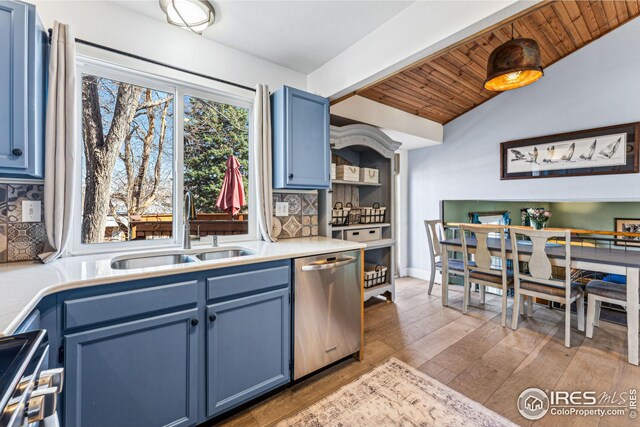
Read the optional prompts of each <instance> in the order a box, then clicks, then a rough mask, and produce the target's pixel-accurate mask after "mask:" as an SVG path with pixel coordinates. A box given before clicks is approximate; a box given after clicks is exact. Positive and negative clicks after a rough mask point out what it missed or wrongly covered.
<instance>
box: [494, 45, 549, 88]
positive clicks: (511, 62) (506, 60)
mask: <svg viewBox="0 0 640 427" xmlns="http://www.w3.org/2000/svg"><path fill="white" fill-rule="evenodd" d="M543 74H544V73H543V71H542V66H541V65H540V46H538V43H537V42H536V41H535V40H532V39H513V40H509V41H508V42H506V43H504V44H502V45H500V46H498V47H497V48H496V49H495V50H494V51H493V52H491V55H489V62H488V64H487V79H486V80H485V82H484V88H485V89H487V90H491V91H496V92H502V91H505V90H512V89H517V88H519V87H523V86H526V85H529V84H531V83H533V82H535V81H536V80H538V79H539V78H540V77H542V76H543Z"/></svg>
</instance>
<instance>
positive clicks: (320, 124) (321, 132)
mask: <svg viewBox="0 0 640 427" xmlns="http://www.w3.org/2000/svg"><path fill="white" fill-rule="evenodd" d="M271 105H272V117H273V123H272V128H273V186H274V188H280V189H326V188H329V187H330V186H331V175H330V173H331V172H330V171H331V152H330V147H329V100H328V99H327V98H323V97H321V96H318V95H313V94H311V93H308V92H304V91H302V90H298V89H294V88H291V87H288V86H283V87H282V88H281V89H279V90H278V91H276V92H274V93H273V94H272V95H271Z"/></svg>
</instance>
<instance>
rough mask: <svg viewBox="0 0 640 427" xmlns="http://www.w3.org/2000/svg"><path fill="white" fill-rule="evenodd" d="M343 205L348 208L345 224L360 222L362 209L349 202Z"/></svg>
mask: <svg viewBox="0 0 640 427" xmlns="http://www.w3.org/2000/svg"><path fill="white" fill-rule="evenodd" d="M345 206H346V208H348V209H349V221H348V222H347V224H346V225H355V224H360V221H361V220H362V209H360V208H358V207H356V206H353V205H352V204H351V203H347V204H346V205H345Z"/></svg>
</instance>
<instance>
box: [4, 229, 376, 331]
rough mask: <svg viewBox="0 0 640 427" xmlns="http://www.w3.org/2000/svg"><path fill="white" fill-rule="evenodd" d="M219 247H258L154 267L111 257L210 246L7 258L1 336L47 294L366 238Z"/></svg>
mask: <svg viewBox="0 0 640 427" xmlns="http://www.w3.org/2000/svg"><path fill="white" fill-rule="evenodd" d="M220 247H221V248H226V247H228V248H233V247H242V248H246V249H249V250H251V251H252V252H255V254H253V255H247V256H242V257H235V258H226V259H219V260H213V261H199V262H191V263H185V264H176V265H165V266H161V267H153V268H138V269H131V270H115V269H113V268H111V261H112V259H113V258H115V257H118V258H119V257H121V256H123V255H139V254H142V253H144V254H149V253H156V254H160V253H167V252H170V253H176V252H181V253H199V252H202V251H203V250H207V249H212V248H211V246H210V245H209V246H207V245H202V246H195V245H194V247H193V249H191V250H190V251H184V252H183V251H182V250H181V249H173V250H167V249H164V250H139V251H136V252H121V253H116V254H113V253H110V254H98V255H86V256H77V257H66V258H62V259H58V260H56V261H54V262H52V263H50V264H41V263H9V264H3V265H1V266H0V336H1V335H10V334H12V333H14V332H15V330H16V328H17V327H18V326H20V324H21V323H22V322H23V321H24V320H25V319H26V318H27V316H28V315H29V314H30V313H31V311H32V310H33V309H34V308H35V307H36V306H37V305H38V303H39V302H40V301H41V300H42V298H43V297H45V296H47V295H50V294H54V293H56V292H60V291H64V290H68V289H75V288H82V287H86V286H96V285H104V284H109V283H118V282H124V281H127V280H136V279H146V278H150V277H158V276H166V275H171V274H182V273H189V272H193V271H203V270H211V269H214V268H223V267H230V266H234V265H243V264H255V263H259V262H266V261H275V260H280V259H289V258H298V257H304V256H313V255H319V254H323V253H330V252H341V251H349V250H354V249H362V248H365V247H366V245H365V244H363V243H357V242H349V241H345V240H336V239H328V238H325V237H311V238H301V239H287V240H280V241H278V242H277V243H267V242H263V241H246V242H236V243H233V244H223V245H220Z"/></svg>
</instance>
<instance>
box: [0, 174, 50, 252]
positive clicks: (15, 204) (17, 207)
mask: <svg viewBox="0 0 640 427" xmlns="http://www.w3.org/2000/svg"><path fill="white" fill-rule="evenodd" d="M43 195H44V185H41V184H0V262H13V261H30V260H35V259H38V254H40V253H42V252H43V251H44V246H45V243H46V241H47V232H46V230H45V227H44V217H43V216H42V215H44V212H43V209H41V213H42V215H41V217H40V220H39V221H37V222H22V202H23V201H24V200H31V201H40V202H42V198H43ZM43 208H44V206H43Z"/></svg>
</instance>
